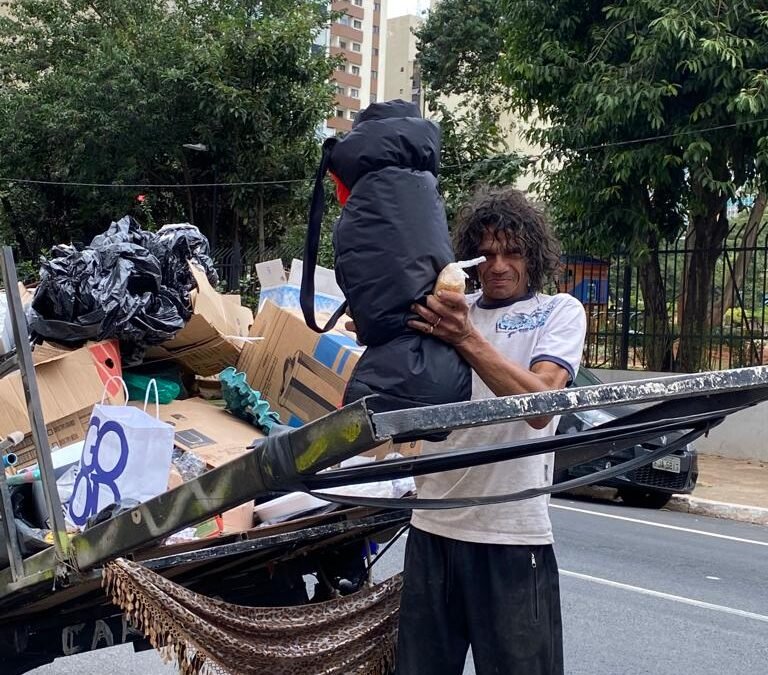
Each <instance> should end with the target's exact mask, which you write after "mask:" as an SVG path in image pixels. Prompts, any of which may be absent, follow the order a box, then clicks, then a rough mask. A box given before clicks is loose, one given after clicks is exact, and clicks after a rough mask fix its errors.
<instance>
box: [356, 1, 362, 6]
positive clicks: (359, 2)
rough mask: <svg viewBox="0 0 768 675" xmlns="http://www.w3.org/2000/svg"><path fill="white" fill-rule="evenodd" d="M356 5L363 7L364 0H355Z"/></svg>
mask: <svg viewBox="0 0 768 675" xmlns="http://www.w3.org/2000/svg"><path fill="white" fill-rule="evenodd" d="M355 5H356V6H357V7H362V6H363V0H355Z"/></svg>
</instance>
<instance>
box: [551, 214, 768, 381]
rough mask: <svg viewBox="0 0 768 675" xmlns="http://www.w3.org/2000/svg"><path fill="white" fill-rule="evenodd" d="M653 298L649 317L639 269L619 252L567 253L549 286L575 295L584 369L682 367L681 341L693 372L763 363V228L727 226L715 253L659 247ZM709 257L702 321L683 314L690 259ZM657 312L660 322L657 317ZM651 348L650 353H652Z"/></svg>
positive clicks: (766, 332) (766, 335) (767, 282)
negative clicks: (694, 355) (691, 355)
mask: <svg viewBox="0 0 768 675" xmlns="http://www.w3.org/2000/svg"><path fill="white" fill-rule="evenodd" d="M653 253H655V254H657V256H658V263H659V264H658V269H659V271H660V281H661V287H660V290H659V293H660V294H661V295H662V297H661V298H656V299H655V300H656V303H655V304H656V308H657V313H656V314H654V313H652V312H651V310H650V307H649V302H650V301H649V299H648V298H646V297H644V295H643V293H642V290H641V283H640V274H641V270H640V267H639V266H637V265H633V264H632V262H631V261H630V259H629V258H628V256H627V255H625V254H622V253H616V254H614V255H611V256H608V257H601V258H595V257H592V256H589V255H576V254H569V255H567V256H564V257H563V265H562V268H561V272H560V275H559V278H558V281H557V284H555V285H554V287H553V289H556V290H560V291H564V292H568V293H571V294H572V295H575V296H576V297H577V298H578V299H579V300H581V302H582V303H583V304H584V306H585V308H586V310H587V317H588V325H587V341H586V346H585V349H584V364H585V365H586V366H588V367H591V368H617V369H627V368H636V369H643V370H645V369H653V370H685V369H686V368H685V367H684V364H683V363H681V359H680V347H681V342H682V340H689V341H694V342H696V343H697V347H698V349H699V353H700V355H701V358H700V361H699V362H698V367H697V368H696V369H712V370H719V369H724V368H738V367H743V366H750V365H761V364H764V363H768V349H766V347H768V325H766V318H768V317H766V315H767V314H768V244H767V243H766V231H765V225H762V226H760V227H759V228H756V229H754V230H753V231H752V232H749V233H748V232H746V225H741V226H737V227H734V228H732V230H731V232H730V233H729V236H728V239H727V242H726V245H725V246H724V248H723V249H722V250H720V251H709V250H706V251H702V250H701V249H697V248H696V247H695V245H689V244H687V243H686V241H685V240H684V239H681V240H679V241H677V242H674V243H672V244H669V245H666V246H664V247H663V248H659V249H658V250H656V251H653ZM701 253H706V254H707V256H706V257H709V254H710V253H711V254H712V256H711V257H712V258H716V263H715V266H714V273H713V276H712V280H711V283H710V284H709V285H708V287H707V296H708V297H707V298H706V303H705V304H706V311H705V312H704V320H703V321H702V322H701V323H699V322H694V321H692V320H691V317H690V316H689V315H687V314H686V313H685V311H684V305H685V303H686V298H687V297H688V295H687V290H688V289H687V288H686V286H687V284H688V279H689V270H690V266H691V261H692V259H694V258H699V259H700V258H701V257H703V256H701V255H699V254H701ZM659 308H661V309H662V313H663V315H664V318H663V320H660V319H659V318H655V317H658V316H659V314H658V309H659ZM654 351H655V353H653V352H654Z"/></svg>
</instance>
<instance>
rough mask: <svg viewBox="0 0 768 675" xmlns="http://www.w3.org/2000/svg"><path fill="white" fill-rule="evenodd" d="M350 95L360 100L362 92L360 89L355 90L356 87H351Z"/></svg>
mask: <svg viewBox="0 0 768 675" xmlns="http://www.w3.org/2000/svg"><path fill="white" fill-rule="evenodd" d="M349 95H350V96H351V97H352V98H360V90H359V89H355V88H354V87H350V89H349Z"/></svg>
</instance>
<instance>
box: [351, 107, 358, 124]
mask: <svg viewBox="0 0 768 675" xmlns="http://www.w3.org/2000/svg"><path fill="white" fill-rule="evenodd" d="M349 119H351V120H352V121H353V122H354V121H355V120H356V119H357V110H350V111H349Z"/></svg>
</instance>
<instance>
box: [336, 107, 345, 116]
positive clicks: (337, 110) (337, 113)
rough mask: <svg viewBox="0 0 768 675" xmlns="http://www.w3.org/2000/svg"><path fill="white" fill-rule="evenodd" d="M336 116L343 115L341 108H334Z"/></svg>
mask: <svg viewBox="0 0 768 675" xmlns="http://www.w3.org/2000/svg"><path fill="white" fill-rule="evenodd" d="M336 117H341V118H343V117H344V111H343V110H342V109H341V108H336Z"/></svg>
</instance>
